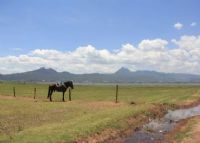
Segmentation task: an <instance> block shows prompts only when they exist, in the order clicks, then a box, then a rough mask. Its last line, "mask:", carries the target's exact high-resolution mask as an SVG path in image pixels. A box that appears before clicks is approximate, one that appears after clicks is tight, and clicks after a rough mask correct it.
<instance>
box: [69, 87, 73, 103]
mask: <svg viewBox="0 0 200 143" xmlns="http://www.w3.org/2000/svg"><path fill="white" fill-rule="evenodd" d="M71 100H72V99H71V88H69V101H71Z"/></svg>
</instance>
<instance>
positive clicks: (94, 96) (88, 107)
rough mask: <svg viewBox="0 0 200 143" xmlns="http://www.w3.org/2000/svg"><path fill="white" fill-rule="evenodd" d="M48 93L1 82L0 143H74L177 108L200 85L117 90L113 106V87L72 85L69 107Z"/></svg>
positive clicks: (40, 86) (193, 97)
mask: <svg viewBox="0 0 200 143" xmlns="http://www.w3.org/2000/svg"><path fill="white" fill-rule="evenodd" d="M13 87H15V90H16V98H13V97H12V96H13ZM34 88H37V96H36V100H34V99H33V93H34V92H33V91H34ZM47 88H48V85H45V84H21V83H0V95H1V96H0V142H2V143H4V142H13V143H27V142H29V143H31V142H33V143H35V142H41V143H51V142H52V143H55V142H56V143H57V142H59V143H62V142H63V143H64V142H72V141H74V140H76V139H77V138H81V137H87V136H89V135H92V134H94V133H96V132H101V131H103V130H105V129H106V128H112V129H119V128H127V126H128V124H127V123H126V119H127V118H129V117H132V116H136V115H141V114H144V115H146V114H149V113H148V111H149V109H150V108H152V107H153V106H155V104H162V103H166V104H179V105H180V104H182V103H184V102H187V101H195V100H199V97H200V96H199V91H200V86H189V85H187V86H186V85H184V86H180V85H173V86H172V85H171V86H170V85H168V86H131V85H129V86H125V85H121V86H119V103H117V104H116V103H115V102H114V101H115V86H113V85H90V86H88V85H75V89H74V90H73V91H72V101H71V102H69V101H67V99H68V93H66V96H65V98H66V101H67V102H61V99H62V98H61V97H62V96H61V93H56V94H54V95H53V101H54V102H49V101H48V100H47V99H46V96H47ZM197 94H198V95H197ZM130 102H135V103H136V104H134V106H133V105H131V104H130Z"/></svg>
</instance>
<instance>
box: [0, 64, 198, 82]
mask: <svg viewBox="0 0 200 143" xmlns="http://www.w3.org/2000/svg"><path fill="white" fill-rule="evenodd" d="M0 80H4V81H25V82H56V81H65V80H73V81H74V82H77V83H200V75H193V74H179V73H162V72H156V71H134V72H133V71H130V70H129V69H127V68H124V67H122V68H120V69H119V70H118V71H116V72H115V73H112V74H100V73H92V74H73V73H69V72H57V71H55V70H54V69H51V68H49V69H46V68H40V69H37V70H34V71H29V72H23V73H16V74H6V75H3V74H0Z"/></svg>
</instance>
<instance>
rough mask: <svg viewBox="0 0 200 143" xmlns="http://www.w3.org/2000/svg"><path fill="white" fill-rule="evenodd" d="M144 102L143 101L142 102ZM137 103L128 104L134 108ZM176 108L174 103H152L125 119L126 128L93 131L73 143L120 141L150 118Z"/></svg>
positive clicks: (117, 142) (116, 142) (158, 116)
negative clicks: (149, 106)
mask: <svg viewBox="0 0 200 143" xmlns="http://www.w3.org/2000/svg"><path fill="white" fill-rule="evenodd" d="M143 104H144V103H143ZM135 105H138V104H130V108H134V106H135ZM174 108H177V107H176V106H175V105H169V104H152V107H151V108H150V109H149V110H147V111H145V112H144V113H141V114H137V115H134V116H132V117H129V118H127V119H126V123H127V128H125V129H113V128H109V129H105V130H103V131H101V132H98V133H95V134H93V135H91V136H89V137H87V138H77V139H76V140H75V141H74V142H75V143H96V142H106V143H113V142H115V143H121V142H123V141H124V139H125V138H127V137H128V136H130V135H131V134H132V132H133V131H137V130H139V129H140V128H141V126H142V125H143V124H145V123H147V122H149V120H150V119H156V118H161V117H163V116H164V114H165V113H166V112H167V110H168V109H174Z"/></svg>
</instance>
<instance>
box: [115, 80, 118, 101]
mask: <svg viewBox="0 0 200 143" xmlns="http://www.w3.org/2000/svg"><path fill="white" fill-rule="evenodd" d="M117 102H118V84H117V85H116V99H115V103H117Z"/></svg>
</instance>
